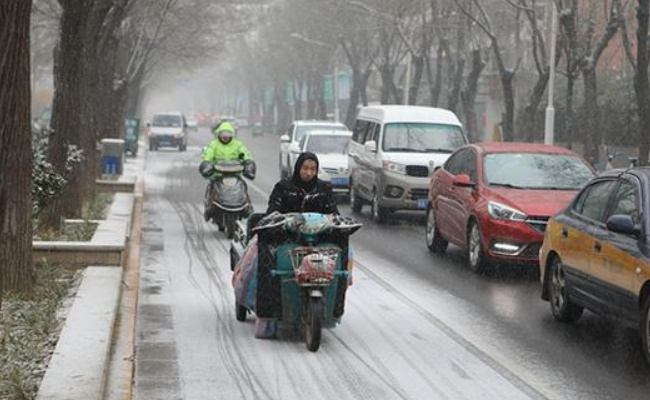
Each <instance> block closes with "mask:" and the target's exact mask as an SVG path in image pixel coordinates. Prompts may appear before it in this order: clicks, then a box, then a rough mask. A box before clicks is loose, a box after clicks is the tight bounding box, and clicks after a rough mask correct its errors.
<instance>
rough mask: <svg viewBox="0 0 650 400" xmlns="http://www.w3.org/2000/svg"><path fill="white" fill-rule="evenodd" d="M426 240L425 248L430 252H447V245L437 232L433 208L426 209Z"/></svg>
mask: <svg viewBox="0 0 650 400" xmlns="http://www.w3.org/2000/svg"><path fill="white" fill-rule="evenodd" d="M425 233H426V240H427V247H428V248H429V250H430V251H432V252H434V253H438V254H442V253H444V252H445V250H447V245H448V244H449V243H448V242H447V241H446V240H445V239H444V238H443V237H442V236H440V232H439V231H438V223H437V222H436V214H435V211H434V209H433V207H431V206H429V208H427V227H426V232H425Z"/></svg>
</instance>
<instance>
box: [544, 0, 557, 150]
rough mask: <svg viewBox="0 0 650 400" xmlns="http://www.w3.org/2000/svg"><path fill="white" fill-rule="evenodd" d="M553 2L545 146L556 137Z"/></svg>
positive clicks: (554, 9)
mask: <svg viewBox="0 0 650 400" xmlns="http://www.w3.org/2000/svg"><path fill="white" fill-rule="evenodd" d="M550 1H551V8H552V13H551V18H552V20H551V54H550V57H549V79H548V105H547V106H546V121H545V125H544V144H547V145H552V144H553V143H554V136H555V108H554V107H553V89H554V87H555V47H556V42H557V7H556V6H555V2H554V1H553V0H550Z"/></svg>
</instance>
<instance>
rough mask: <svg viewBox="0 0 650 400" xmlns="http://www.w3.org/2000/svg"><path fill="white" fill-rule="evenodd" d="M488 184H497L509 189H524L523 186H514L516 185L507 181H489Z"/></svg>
mask: <svg viewBox="0 0 650 400" xmlns="http://www.w3.org/2000/svg"><path fill="white" fill-rule="evenodd" d="M490 186H499V187H505V188H509V189H526V188H525V187H523V186H516V185H511V184H509V183H498V182H490Z"/></svg>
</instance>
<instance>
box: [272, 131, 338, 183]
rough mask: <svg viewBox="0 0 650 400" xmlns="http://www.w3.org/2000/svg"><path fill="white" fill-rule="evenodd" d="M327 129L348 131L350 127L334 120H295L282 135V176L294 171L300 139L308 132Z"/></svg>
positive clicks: (289, 174)
mask: <svg viewBox="0 0 650 400" xmlns="http://www.w3.org/2000/svg"><path fill="white" fill-rule="evenodd" d="M317 129H320V130H322V129H326V130H330V131H333V130H334V131H347V130H348V128H347V127H346V126H345V125H343V124H342V123H340V122H333V121H315V120H314V121H293V123H292V124H291V126H290V127H289V129H287V131H286V132H285V133H284V135H282V137H280V141H281V143H280V177H282V178H285V177H287V176H291V174H292V173H293V166H294V164H295V163H296V160H297V159H298V155H299V154H300V139H302V138H303V136H305V135H306V134H307V133H308V132H310V131H313V130H317Z"/></svg>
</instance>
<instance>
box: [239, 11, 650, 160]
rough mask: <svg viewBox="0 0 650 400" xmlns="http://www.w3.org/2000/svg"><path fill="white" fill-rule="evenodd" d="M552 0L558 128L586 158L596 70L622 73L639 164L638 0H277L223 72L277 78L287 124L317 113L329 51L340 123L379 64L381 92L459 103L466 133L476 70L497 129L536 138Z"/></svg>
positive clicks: (596, 111)
mask: <svg viewBox="0 0 650 400" xmlns="http://www.w3.org/2000/svg"><path fill="white" fill-rule="evenodd" d="M552 7H555V8H556V9H557V10H558V15H559V17H558V19H559V21H558V24H559V29H558V36H557V48H558V51H557V52H556V57H555V59H554V60H553V64H554V65H555V66H556V70H557V71H558V75H559V79H558V80H559V81H560V83H559V84H560V86H561V87H562V91H561V92H560V96H558V97H556V102H557V103H558V105H559V107H560V108H561V109H562V117H563V120H564V124H563V127H564V128H565V130H567V131H568V132H566V134H565V136H566V137H567V139H568V140H569V141H573V142H581V143H583V144H584V145H585V154H586V156H587V157H588V158H590V159H592V160H595V159H596V158H597V156H598V146H599V145H600V144H601V142H602V141H603V136H602V134H603V133H602V130H601V129H599V127H600V124H599V121H601V120H602V118H603V117H602V116H601V113H600V104H599V99H602V97H603V96H607V93H602V92H599V90H598V76H599V75H600V76H606V77H607V79H612V78H614V77H616V78H621V77H622V79H623V81H624V82H625V84H626V85H627V86H626V87H627V88H628V90H629V92H632V91H634V94H635V96H636V102H637V104H636V106H635V108H636V110H637V111H638V112H637V114H636V117H635V119H636V120H638V122H635V126H636V127H637V128H636V129H637V130H638V131H637V134H636V135H637V143H638V144H639V146H640V153H639V162H640V164H641V165H645V164H647V161H648V160H647V159H648V151H649V150H650V136H649V135H647V132H646V127H648V126H649V125H648V122H650V121H648V118H650V113H648V112H647V111H648V107H649V104H650V99H649V97H648V96H649V94H648V83H647V82H648V77H647V69H648V39H647V35H648V1H647V0H637V1H632V0H600V1H591V0H354V1H349V0H283V1H277V2H275V7H271V8H270V9H269V11H268V13H267V14H266V18H265V19H264V20H262V21H260V25H261V27H260V34H259V35H252V36H249V37H247V38H245V39H242V41H241V43H239V44H238V45H237V49H238V52H237V59H236V62H234V63H233V70H232V74H234V75H238V76H239V78H240V79H239V81H238V84H239V85H241V86H243V87H245V88H247V89H248V91H249V93H250V95H249V97H250V98H251V99H259V98H260V95H259V93H260V90H261V89H262V88H265V87H269V86H271V87H275V89H276V90H275V93H276V96H275V105H274V106H275V107H277V110H278V113H279V123H280V125H286V123H287V121H288V119H289V118H291V116H293V117H294V118H301V117H308V118H323V117H325V116H326V114H327V109H326V105H325V101H324V99H323V95H322V93H323V90H322V85H323V80H322V78H321V77H322V76H323V74H327V73H331V71H332V70H333V63H334V62H335V61H337V60H338V61H339V63H340V62H341V61H344V62H345V64H346V65H345V67H346V68H347V69H348V70H349V71H351V75H352V85H351V92H350V102H349V106H348V110H347V113H346V115H345V119H344V120H345V122H346V123H347V124H348V126H350V125H351V124H352V122H353V121H354V118H355V116H356V112H357V105H358V104H363V105H366V104H367V103H368V97H369V94H368V86H369V85H368V82H369V78H370V77H371V75H372V74H378V75H379V77H380V79H381V85H380V93H378V94H377V98H378V99H379V101H380V102H381V103H396V104H403V103H404V100H405V99H404V97H403V96H404V95H405V93H406V96H408V99H407V103H408V104H425V105H431V106H441V107H445V108H449V109H451V110H453V111H456V112H457V113H459V114H460V115H462V119H463V120H464V123H465V126H466V127H467V130H468V132H469V134H470V136H471V137H473V138H477V131H478V126H477V125H478V122H477V120H476V113H475V101H476V97H477V94H478V92H479V87H480V83H481V82H482V79H483V80H484V81H487V82H490V83H491V84H492V86H496V87H498V92H499V93H498V98H499V99H501V100H500V101H502V105H501V109H502V110H503V114H502V119H501V130H502V136H503V139H504V140H508V141H511V140H515V139H518V140H539V139H540V136H541V135H540V134H541V130H540V129H539V127H540V125H541V124H540V122H541V121H540V119H541V118H540V114H542V113H541V112H540V110H541V109H542V107H544V106H545V105H546V99H545V96H544V94H545V92H546V89H547V86H548V82H549V73H550V68H549V64H550V60H549V57H550V55H549V48H550V42H551V40H550V39H551V37H550V36H551V35H550V25H551V23H550V22H551V10H552ZM612 44H615V45H612ZM604 54H606V55H607V57H603V55H604ZM409 59H410V60H409ZM603 59H605V61H603ZM407 61H408V62H409V63H410V65H411V68H410V70H411V73H410V76H408V79H409V82H408V86H409V87H408V88H407V89H408V90H406V91H405V90H404V88H400V83H399V82H404V80H405V79H406V77H405V76H404V73H405V70H406V69H405V68H403V66H404V65H406V64H407ZM235 65H236V66H237V67H236V68H235V67H234V66H235ZM401 66H402V67H401ZM488 75H489V76H488ZM287 81H289V82H293V86H294V92H295V93H296V94H299V93H303V90H304V89H303V87H304V86H306V93H307V94H308V96H307V103H306V106H307V108H306V109H303V106H304V105H303V104H302V103H301V102H295V103H294V104H293V105H291V104H290V103H289V102H287V100H286V97H287V96H284V92H285V87H286V82H287ZM576 96H579V97H578V102H579V103H578V105H577V106H576V105H575V104H574V103H576V100H575V99H576ZM296 97H297V96H294V98H296ZM253 101H255V100H253ZM291 106H293V107H294V109H293V110H292V109H290V108H289V107H291ZM258 107H259V106H258V105H257V104H255V103H253V104H252V108H253V109H257V108H258ZM628 107H629V106H628Z"/></svg>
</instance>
